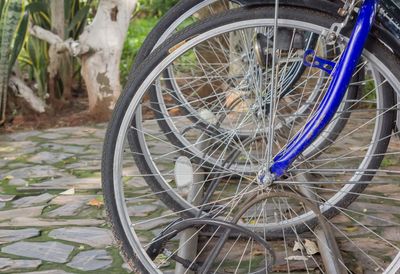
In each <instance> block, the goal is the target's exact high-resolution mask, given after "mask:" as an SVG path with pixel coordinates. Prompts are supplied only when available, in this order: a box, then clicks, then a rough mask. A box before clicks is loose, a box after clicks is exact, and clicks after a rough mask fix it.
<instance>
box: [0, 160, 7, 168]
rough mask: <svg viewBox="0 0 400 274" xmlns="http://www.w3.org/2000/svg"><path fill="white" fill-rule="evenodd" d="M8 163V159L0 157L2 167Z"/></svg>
mask: <svg viewBox="0 0 400 274" xmlns="http://www.w3.org/2000/svg"><path fill="white" fill-rule="evenodd" d="M7 164H8V161H6V160H4V159H0V168H3V167H5V166H6V165H7Z"/></svg>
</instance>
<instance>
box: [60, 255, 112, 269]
mask: <svg viewBox="0 0 400 274" xmlns="http://www.w3.org/2000/svg"><path fill="white" fill-rule="evenodd" d="M111 264H112V257H111V256H110V255H108V254H107V252H106V251H105V250H89V251H83V252H81V253H79V254H78V255H76V256H75V257H74V258H73V259H72V261H71V262H70V263H69V264H67V266H69V267H72V268H75V269H79V270H82V271H93V270H97V269H106V268H108V267H110V266H111Z"/></svg>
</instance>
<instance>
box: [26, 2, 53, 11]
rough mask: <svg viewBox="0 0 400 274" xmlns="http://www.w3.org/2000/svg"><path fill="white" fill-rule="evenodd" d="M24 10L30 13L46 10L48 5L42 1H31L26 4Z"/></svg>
mask: <svg viewBox="0 0 400 274" xmlns="http://www.w3.org/2000/svg"><path fill="white" fill-rule="evenodd" d="M26 10H27V11H28V12H30V13H39V12H44V13H47V12H48V7H47V5H46V4H45V3H43V2H32V3H30V4H29V5H27V6H26Z"/></svg>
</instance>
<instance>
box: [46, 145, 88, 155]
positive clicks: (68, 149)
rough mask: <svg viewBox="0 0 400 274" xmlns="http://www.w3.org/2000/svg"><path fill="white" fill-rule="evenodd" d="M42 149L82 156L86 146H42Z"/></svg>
mask: <svg viewBox="0 0 400 274" xmlns="http://www.w3.org/2000/svg"><path fill="white" fill-rule="evenodd" d="M40 147H42V148H45V149H49V150H52V151H63V152H65V153H72V154H74V155H76V154H82V153H83V152H84V151H85V150H86V147H85V146H72V145H60V144H41V145H40Z"/></svg>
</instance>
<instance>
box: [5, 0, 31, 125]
mask: <svg viewBox="0 0 400 274" xmlns="http://www.w3.org/2000/svg"><path fill="white" fill-rule="evenodd" d="M24 4H25V3H24V1H21V0H0V109H1V117H0V124H2V123H4V120H5V113H6V103H7V90H8V81H9V77H10V74H11V71H12V68H13V66H14V64H15V61H16V59H17V56H18V54H19V52H20V51H21V48H22V44H23V41H24V39H25V35H26V30H27V25H28V16H27V14H24Z"/></svg>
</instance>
